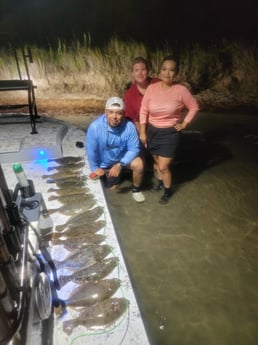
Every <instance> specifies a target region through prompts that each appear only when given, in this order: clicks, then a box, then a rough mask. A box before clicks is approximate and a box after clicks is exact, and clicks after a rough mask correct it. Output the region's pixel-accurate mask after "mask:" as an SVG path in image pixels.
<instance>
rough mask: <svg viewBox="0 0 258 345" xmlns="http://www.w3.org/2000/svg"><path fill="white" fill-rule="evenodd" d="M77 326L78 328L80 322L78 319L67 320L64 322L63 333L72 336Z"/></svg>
mask: <svg viewBox="0 0 258 345" xmlns="http://www.w3.org/2000/svg"><path fill="white" fill-rule="evenodd" d="M76 326H78V321H77V320H76V319H71V320H66V321H64V322H63V331H64V332H65V333H66V334H67V335H71V334H72V331H73V329H74V328H75V327H76Z"/></svg>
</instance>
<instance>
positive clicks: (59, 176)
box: [42, 171, 81, 180]
mask: <svg viewBox="0 0 258 345" xmlns="http://www.w3.org/2000/svg"><path fill="white" fill-rule="evenodd" d="M80 175H81V172H78V171H59V172H57V173H53V174H49V175H45V174H44V175H42V178H43V179H48V178H49V179H54V180H62V179H64V178H67V177H69V178H72V177H80Z"/></svg>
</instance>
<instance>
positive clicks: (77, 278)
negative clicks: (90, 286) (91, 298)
mask: <svg viewBox="0 0 258 345" xmlns="http://www.w3.org/2000/svg"><path fill="white" fill-rule="evenodd" d="M117 265H118V258H117V257H111V258H107V259H104V260H102V261H100V262H97V263H96V264H94V265H91V266H89V267H86V268H82V269H80V270H78V271H76V272H74V273H72V274H70V275H60V276H59V278H58V281H59V284H60V286H61V287H63V286H64V285H65V284H67V283H68V282H70V281H72V282H74V283H76V284H81V283H83V282H87V281H98V280H100V279H103V278H104V277H106V276H107V275H108V274H109V273H111V272H112V271H113V270H114V268H115V267H116V266H117Z"/></svg>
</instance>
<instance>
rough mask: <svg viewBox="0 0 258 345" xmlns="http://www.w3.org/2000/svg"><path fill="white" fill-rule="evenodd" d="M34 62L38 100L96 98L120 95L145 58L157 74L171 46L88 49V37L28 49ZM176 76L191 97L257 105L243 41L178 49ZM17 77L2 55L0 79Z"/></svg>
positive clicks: (257, 67) (253, 68) (253, 58)
mask: <svg viewBox="0 0 258 345" xmlns="http://www.w3.org/2000/svg"><path fill="white" fill-rule="evenodd" d="M31 49H32V53H33V58H34V63H33V64H32V65H31V66H30V74H31V78H32V80H33V81H34V83H35V85H37V97H42V98H84V99H87V98H94V99H105V98H107V97H109V96H110V95H120V96H122V95H123V93H124V91H125V89H126V86H127V85H128V83H130V82H131V75H130V74H131V73H130V72H131V61H132V59H133V58H134V57H136V56H139V55H141V56H143V57H146V58H147V59H149V60H150V62H151V63H152V71H151V74H152V75H153V76H158V70H159V64H160V61H161V60H162V58H163V57H164V56H166V55H167V54H170V53H171V52H173V47H169V46H164V48H163V49H160V48H159V49H155V50H150V49H149V48H148V47H147V46H145V45H144V44H143V43H138V42H134V41H127V42H125V41H121V40H119V39H117V38H115V37H113V38H112V39H110V41H108V42H107V44H106V45H105V46H104V47H102V48H97V47H92V46H91V40H90V36H89V35H84V37H83V40H82V41H79V40H74V42H72V43H69V44H68V43H66V42H65V41H61V40H59V41H58V43H57V45H56V46H55V47H52V46H49V47H48V48H39V47H36V46H34V47H31ZM179 57H180V74H179V78H180V80H181V81H182V82H185V83H187V84H188V85H189V87H191V89H192V91H193V93H195V94H201V93H203V92H205V91H207V90H213V91H217V92H221V93H224V94H226V95H228V94H230V95H233V96H234V97H235V98H236V99H238V100H239V99H240V98H241V99H244V101H245V103H246V102H247V103H248V102H256V103H257V99H258V85H257V83H258V81H257V76H258V49H257V46H256V45H255V44H254V45H252V46H251V45H246V44H244V43H241V42H227V41H221V42H219V43H217V44H214V45H213V46H210V47H208V48H204V47H201V46H199V45H198V44H193V45H192V46H185V47H183V48H181V49H180V50H179ZM15 78H17V68H16V64H15V60H14V57H13V56H12V54H11V52H10V51H8V50H6V49H3V48H2V50H1V54H0V79H15Z"/></svg>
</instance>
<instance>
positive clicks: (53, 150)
mask: <svg viewBox="0 0 258 345" xmlns="http://www.w3.org/2000/svg"><path fill="white" fill-rule="evenodd" d="M30 121H31V117H29V116H27V115H26V114H20V115H17V114H2V115H0V136H1V141H0V175H1V176H0V188H1V197H0V200H1V203H0V209H1V232H0V325H1V326H0V345H4V344H16V345H17V344H18V345H19V344H26V345H30V344H41V345H44V344H53V345H68V344H73V345H77V344H78V345H80V344H86V343H87V344H88V345H98V344H107V345H114V344H116V345H118V344H124V345H130V344H139V345H145V344H146V345H147V344H149V340H148V336H147V333H146V330H145V326H144V322H143V319H142V317H141V312H140V309H139V306H138V303H137V300H136V296H135V293H134V290H133V288H132V284H131V280H130V277H129V274H128V270H127V267H126V264H125V261H124V257H123V253H122V251H121V248H120V246H119V243H118V240H117V237H116V232H115V228H114V225H113V222H112V216H111V214H110V212H109V209H108V205H107V203H106V200H105V196H104V193H103V190H102V186H101V183H100V181H98V180H97V181H92V180H90V179H88V178H87V177H88V175H89V167H88V162H87V157H86V156H85V147H84V146H85V132H84V131H83V130H81V129H79V128H77V127H75V126H73V125H70V124H68V123H66V122H63V121H58V120H54V119H50V118H48V117H44V116H40V117H39V118H37V120H36V121H35V123H33V129H34V130H33V131H32V132H31V130H30ZM78 162H80V169H79V172H78V170H76V169H71V174H70V178H69V176H67V174H68V171H69V164H70V165H71V166H73V168H74V164H77V163H78ZM62 164H63V166H64V167H66V168H65V169H64V170H63V172H62V169H60V166H62ZM57 166H58V167H59V169H58V170H55V167H57ZM46 175H48V176H47V177H46V178H42V177H43V176H46ZM65 179H67V182H65ZM68 181H70V182H68ZM75 181H77V183H79V182H78V181H84V184H85V191H87V193H89V194H91V195H92V196H93V197H94V200H95V203H94V204H91V206H92V207H90V209H89V210H88V209H86V208H85V210H84V209H82V211H80V213H79V214H78V213H76V207H74V215H70V214H69V215H68V214H67V212H66V213H62V212H58V210H59V207H60V209H61V210H64V204H62V203H60V202H59V201H58V197H59V196H58V195H56V194H55V192H51V193H52V194H51V195H56V196H55V197H54V198H49V196H50V192H49V189H50V188H51V187H55V188H57V189H59V190H61V191H62V186H63V188H68V187H67V186H68V185H69V183H71V184H72V183H75ZM62 183H63V185H62ZM55 188H54V189H55ZM63 190H64V194H65V192H66V191H65V189H63ZM69 191H70V190H69ZM75 199H76V198H75ZM85 200H86V198H85ZM91 200H93V199H92V198H91ZM74 202H75V201H74V199H73V203H74ZM85 202H87V200H86V201H85ZM91 202H92V201H91ZM53 208H54V209H56V212H54V213H52V214H48V212H47V211H48V209H53ZM83 210H84V212H83ZM82 214H83V215H82ZM82 217H84V220H83V222H84V223H83V222H82ZM87 217H88V218H87ZM100 221H102V222H100ZM87 222H88V223H89V225H91V227H90V226H89V228H90V229H94V224H95V223H94V222H98V223H97V224H98V225H99V224H100V225H101V224H104V226H102V227H101V226H100V229H99V228H98V229H95V230H94V231H97V234H98V235H102V238H103V239H105V240H104V244H105V245H108V246H110V247H111V248H112V250H111V251H110V252H108V253H107V257H105V258H100V259H99V261H98V259H96V261H98V262H96V264H95V265H96V266H94V267H96V268H95V271H94V267H93V265H94V262H93V263H92V262H91V266H90V267H91V269H88V270H87V268H85V267H80V268H78V270H77V271H73V272H71V271H70V270H69V268H66V267H65V266H64V267H62V269H61V270H60V271H59V270H57V268H56V265H55V262H57V261H59V262H65V259H66V257H67V256H68V257H69V255H70V254H69V253H70V252H69V251H68V250H67V248H66V246H65V243H66V241H69V242H72V240H71V239H69V237H65V236H68V232H67V233H66V234H65V232H66V231H67V229H70V230H71V229H72V228H73V227H75V225H77V231H78V226H82V225H83V226H87ZM92 224H93V225H92ZM85 229H86V230H85V232H86V231H87V228H85ZM70 230H69V231H70ZM58 231H59V235H57V233H58ZM52 232H53V234H55V236H59V238H62V236H63V237H64V241H63V243H62V242H60V241H59V243H58V244H56V243H54V241H53V242H51V240H49V238H51V236H50V237H49V235H51V233H52ZM60 232H62V236H61V235H60ZM69 233H70V232H69ZM92 234H93V230H92ZM92 234H91V237H90V236H89V238H92V237H93V235H92ZM99 237H101V236H99ZM53 238H54V235H53ZM69 244H71V243H69ZM78 253H79V251H78ZM73 255H75V254H73ZM78 255H79V254H78ZM101 260H102V261H101ZM110 263H111V264H112V265H113V266H108V264H110ZM104 264H105V267H104ZM97 267H98V268H97ZM64 276H65V277H66V283H65V284H64V285H61V284H60V281H61V280H60V277H64ZM67 277H69V279H67ZM78 279H82V281H80V280H79V281H78ZM108 279H116V281H117V280H119V281H120V282H121V283H120V286H119V288H118V289H116V290H115V291H114V294H113V295H112V296H111V297H110V296H109V299H110V300H109V301H100V300H97V302H96V305H93V306H85V305H83V306H81V307H80V310H79V311H78V310H77V309H76V308H71V307H70V306H69V305H67V304H66V303H65V302H66V301H67V300H68V299H69V296H73V298H74V294H73V293H74V291H76V289H78V287H80V285H82V284H85V289H87V283H90V284H91V289H92V285H93V291H94V282H95V281H96V284H97V282H98V281H99V280H108ZM62 281H63V280H62ZM81 291H82V289H80V293H81ZM96 291H97V290H96ZM96 294H97V292H96ZM80 298H81V297H80ZM104 302H105V303H104ZM78 303H79V302H78ZM78 303H77V304H78ZM102 303H103V304H102ZM120 307H121V312H120ZM105 308H106V309H105ZM100 310H101V311H100ZM100 314H101V315H100Z"/></svg>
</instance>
